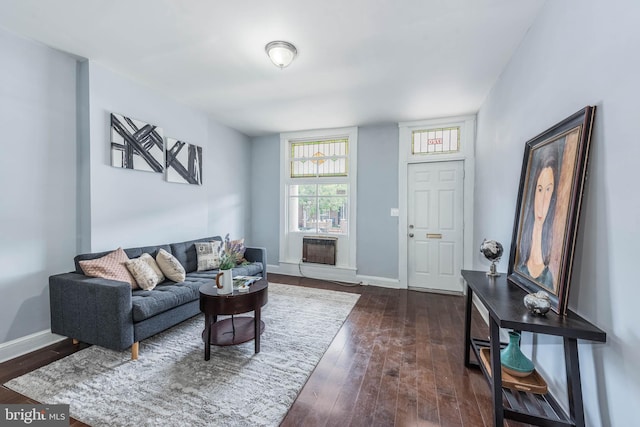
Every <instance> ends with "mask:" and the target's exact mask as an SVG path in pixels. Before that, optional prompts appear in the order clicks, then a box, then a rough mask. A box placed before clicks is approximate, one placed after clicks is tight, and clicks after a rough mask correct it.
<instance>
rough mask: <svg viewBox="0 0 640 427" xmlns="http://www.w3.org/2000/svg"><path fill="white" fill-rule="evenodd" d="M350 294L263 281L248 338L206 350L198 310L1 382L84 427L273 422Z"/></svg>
mask: <svg viewBox="0 0 640 427" xmlns="http://www.w3.org/2000/svg"><path fill="white" fill-rule="evenodd" d="M358 298H359V295H356V294H349V293H346V292H336V291H326V290H320V289H311V288H303V287H298V286H290V285H281V284H277V283H270V284H269V302H268V304H267V305H266V306H265V307H264V308H263V310H262V320H263V321H264V323H265V326H266V327H265V331H264V334H263V335H262V339H261V348H260V350H261V351H260V353H259V354H254V342H253V341H250V342H247V343H244V344H241V345H237V346H230V347H216V346H212V348H211V360H209V361H205V360H204V346H203V343H202V338H201V334H202V329H203V327H204V320H203V316H196V317H194V318H193V319H190V320H187V321H186V322H183V323H181V324H180V325H178V326H176V327H174V328H172V329H169V330H167V331H165V332H163V333H161V334H158V335H156V336H154V337H152V338H149V339H147V340H144V341H142V342H141V343H140V358H139V359H138V360H137V361H131V360H130V358H131V355H130V353H129V352H128V351H124V352H116V351H111V350H107V349H104V348H100V347H97V346H92V347H89V348H87V349H84V350H82V351H79V352H77V353H74V354H72V355H70V356H67V357H65V358H64V359H61V360H58V361H56V362H53V363H51V364H49V365H47V366H44V367H42V368H40V369H37V370H35V371H33V372H30V373H28V374H26V375H23V376H21V377H18V378H15V379H13V380H11V381H9V382H8V383H6V384H5V386H6V387H8V388H10V389H12V390H15V391H16V392H18V393H21V394H23V395H25V396H27V397H29V398H31V399H34V400H36V401H38V402H41V403H45V404H56V403H68V404H69V405H70V413H71V416H72V417H74V418H76V419H78V420H80V421H82V422H84V423H86V424H89V425H92V426H96V427H98V426H110V427H112V426H182V425H185V426H187V425H188V426H277V425H278V424H280V422H281V421H282V419H283V418H284V416H285V415H286V413H287V411H288V409H289V407H290V406H291V404H292V403H293V401H294V400H295V399H296V396H297V395H298V392H299V391H300V389H301V388H302V387H303V385H304V383H305V382H306V380H307V378H308V377H309V375H310V374H311V372H312V371H313V369H314V367H315V366H316V364H317V363H318V362H319V361H320V359H321V358H322V355H323V354H324V352H325V351H326V350H327V348H328V347H329V345H330V344H331V341H332V340H333V338H334V336H335V335H336V333H337V332H338V330H339V329H340V327H341V326H342V324H343V323H344V321H345V319H346V318H347V316H348V315H349V313H350V311H351V309H352V308H353V306H354V305H355V303H356V302H357V300H358Z"/></svg>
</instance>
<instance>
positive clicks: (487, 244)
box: [480, 239, 504, 262]
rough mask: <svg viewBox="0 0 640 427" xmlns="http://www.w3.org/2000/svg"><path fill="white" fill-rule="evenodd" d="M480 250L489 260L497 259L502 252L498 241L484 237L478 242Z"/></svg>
mask: <svg viewBox="0 0 640 427" xmlns="http://www.w3.org/2000/svg"><path fill="white" fill-rule="evenodd" d="M480 252H481V253H482V255H484V257H485V258H486V259H488V260H489V261H492V262H493V261H498V260H499V259H500V257H502V254H503V252H504V249H503V248H502V245H501V244H500V242H496V241H495V240H487V239H484V240H483V241H482V243H481V244H480Z"/></svg>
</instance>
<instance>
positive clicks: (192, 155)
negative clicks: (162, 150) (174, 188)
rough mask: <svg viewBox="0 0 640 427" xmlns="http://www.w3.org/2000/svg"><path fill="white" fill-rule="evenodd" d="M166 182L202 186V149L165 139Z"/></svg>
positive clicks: (175, 140)
mask: <svg viewBox="0 0 640 427" xmlns="http://www.w3.org/2000/svg"><path fill="white" fill-rule="evenodd" d="M166 166H167V181H169V182H180V183H183V184H195V185H202V147H199V146H197V145H193V144H189V143H187V142H184V141H178V140H177V139H173V138H167V156H166Z"/></svg>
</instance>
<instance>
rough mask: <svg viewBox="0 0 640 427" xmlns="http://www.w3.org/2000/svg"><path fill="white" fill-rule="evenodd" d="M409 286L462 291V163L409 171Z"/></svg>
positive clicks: (416, 167)
mask: <svg viewBox="0 0 640 427" xmlns="http://www.w3.org/2000/svg"><path fill="white" fill-rule="evenodd" d="M408 175H409V176H408V198H407V200H408V218H407V220H408V224H409V229H408V230H407V235H408V236H409V238H408V245H409V247H408V252H407V254H408V269H409V271H408V280H409V283H408V284H409V287H412V288H422V289H427V290H436V291H438V290H440V291H448V292H461V291H462V284H461V282H460V279H459V276H460V269H461V268H462V256H463V250H462V249H463V248H462V241H463V240H462V237H463V163H462V162H461V161H452V162H437V163H416V164H410V165H409V168H408Z"/></svg>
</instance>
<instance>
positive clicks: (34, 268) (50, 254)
mask: <svg viewBox="0 0 640 427" xmlns="http://www.w3.org/2000/svg"><path fill="white" fill-rule="evenodd" d="M0 58H2V59H1V63H2V66H0V129H2V142H0V147H2V153H1V154H0V241H1V242H2V244H1V245H0V272H1V273H0V296H1V297H0V343H4V342H7V341H12V340H15V339H17V338H20V337H23V336H25V335H29V334H33V333H36V332H40V331H43V330H46V329H48V328H49V281H48V277H49V275H51V274H54V273H60V272H64V271H69V270H71V269H72V267H73V256H74V255H75V252H76V201H75V197H76V193H75V179H76V100H75V97H76V61H75V59H74V58H72V57H71V56H69V55H66V54H64V53H62V52H59V51H55V50H53V49H50V48H48V47H45V46H42V45H40V44H36V43H33V42H30V41H27V40H24V39H22V38H19V37H17V36H15V35H13V34H11V33H8V32H6V31H4V30H2V29H0ZM0 353H1V352H0ZM1 359H2V354H0V360H1Z"/></svg>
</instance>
